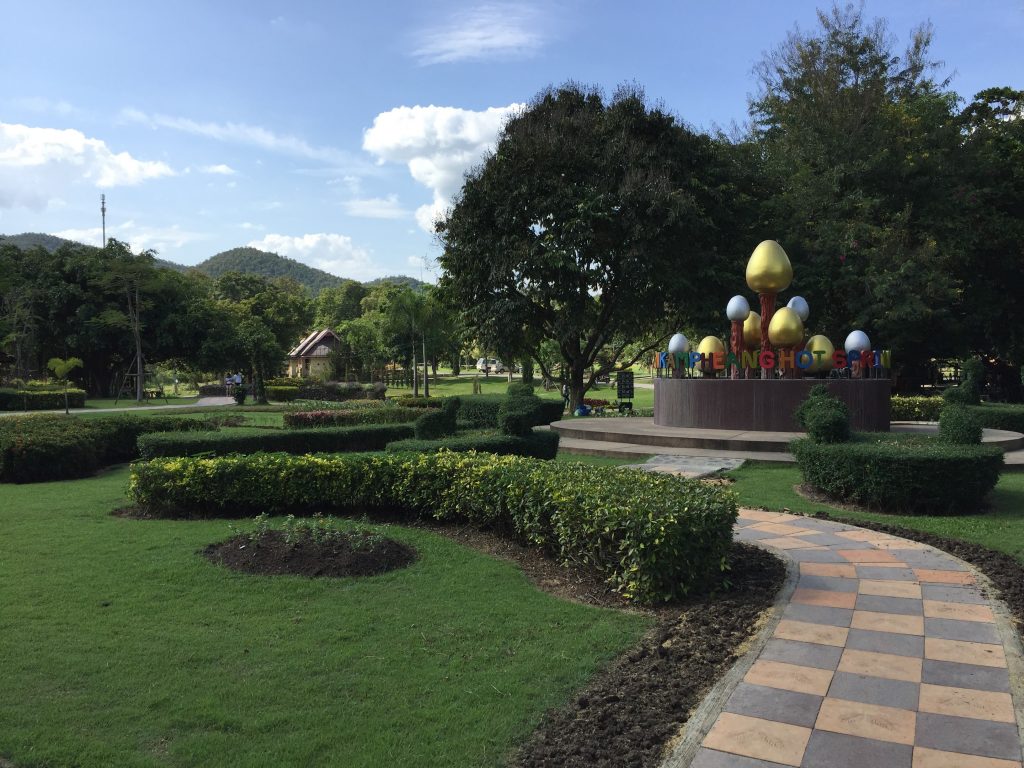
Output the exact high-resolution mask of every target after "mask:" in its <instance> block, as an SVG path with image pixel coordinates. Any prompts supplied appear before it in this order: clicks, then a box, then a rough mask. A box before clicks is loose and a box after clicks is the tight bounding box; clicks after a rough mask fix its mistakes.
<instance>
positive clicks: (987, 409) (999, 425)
mask: <svg viewBox="0 0 1024 768" xmlns="http://www.w3.org/2000/svg"><path fill="white" fill-rule="evenodd" d="M967 410H969V411H970V412H971V413H972V414H973V415H974V417H975V418H976V419H977V420H978V423H980V424H981V426H982V428H983V429H1006V430H1009V431H1010V432H1024V405H1015V404H1011V403H985V404H984V405H972V406H969V407H968V409H967Z"/></svg>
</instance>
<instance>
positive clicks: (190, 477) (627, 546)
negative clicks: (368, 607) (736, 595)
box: [129, 452, 737, 602]
mask: <svg viewBox="0 0 1024 768" xmlns="http://www.w3.org/2000/svg"><path fill="white" fill-rule="evenodd" d="M129 493H130V495H131V498H132V499H133V501H134V502H135V503H136V504H139V505H140V506H142V507H144V508H145V509H147V510H149V511H151V512H153V513H157V514H161V513H173V514H181V513H186V514H192V515H218V514H225V513H227V514H232V513H236V512H237V510H239V509H243V510H245V511H246V514H253V513H256V512H268V513H279V512H285V511H295V510H322V509H324V508H334V509H341V510H353V511H355V510H361V509H365V508H367V507H373V508H379V509H385V510H402V511H409V512H412V513H414V514H418V515H420V516H422V517H433V518H435V519H438V520H446V521H465V522H469V523H471V524H474V525H479V526H504V527H507V528H509V529H511V530H512V531H513V532H514V533H515V534H516V535H517V536H518V537H519V538H520V539H522V540H524V541H526V542H529V543H531V544H534V545H537V546H541V547H544V548H545V549H547V550H549V551H551V552H552V553H553V554H554V555H555V556H556V557H557V558H558V559H559V560H561V561H563V562H572V563H580V564H582V565H586V566H592V567H594V568H596V569H598V570H599V571H600V572H602V573H603V574H604V575H605V576H606V577H607V579H608V582H609V584H610V585H611V586H612V587H613V588H615V589H616V590H618V591H619V592H621V593H622V594H623V595H624V596H626V597H627V598H630V599H633V600H637V601H642V602H657V601H665V600H671V599H673V598H678V597H681V596H683V595H685V594H687V593H688V592H690V591H692V590H695V589H700V588H705V587H710V586H712V585H713V584H714V582H715V578H716V576H718V575H719V574H720V573H721V571H722V564H723V563H724V562H725V557H726V553H727V552H728V551H729V548H730V546H731V544H732V526H733V524H734V522H735V520H736V512H737V505H736V497H735V495H734V494H732V493H731V492H730V491H728V490H725V489H723V488H721V487H719V486H711V485H705V484H704V483H701V482H699V481H696V480H689V479H684V478H679V477H672V476H669V475H662V474H657V473H654V472H635V471H631V470H609V469H607V468H603V467H593V466H588V465H584V464H570V463H565V464H562V463H558V462H542V461H536V460H531V459H526V458H521V457H514V456H493V455H484V454H471V453H450V452H442V453H435V454H419V455H409V454H405V455H395V454H385V455H376V456H349V457H344V456H301V457H299V456H289V455H285V454H257V455H253V456H234V457H226V458H215V459H184V458H177V459H156V460H153V461H150V462H145V463H138V464H135V465H134V466H133V467H132V474H131V481H130V484H129Z"/></svg>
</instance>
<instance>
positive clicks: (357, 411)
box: [284, 401, 423, 429]
mask: <svg viewBox="0 0 1024 768" xmlns="http://www.w3.org/2000/svg"><path fill="white" fill-rule="evenodd" d="M367 402H368V403H369V402H374V403H376V402H379V401H367ZM422 415H423V409H422V408H402V407H400V406H389V407H386V408H379V407H378V408H353V409H338V410H326V411H294V412H292V413H286V414H285V415H284V425H285V426H286V427H291V428H293V429H308V428H310V427H351V426H355V425H356V424H410V423H412V422H414V421H416V419H418V418H419V417H420V416H422Z"/></svg>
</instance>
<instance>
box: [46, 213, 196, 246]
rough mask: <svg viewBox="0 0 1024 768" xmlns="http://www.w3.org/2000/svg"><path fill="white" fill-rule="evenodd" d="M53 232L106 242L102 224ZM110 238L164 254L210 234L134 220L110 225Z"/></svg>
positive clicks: (89, 241)
mask: <svg viewBox="0 0 1024 768" xmlns="http://www.w3.org/2000/svg"><path fill="white" fill-rule="evenodd" d="M53 234H54V235H56V236H57V237H63V238H65V239H67V240H75V241H77V242H79V243H85V244H86V245H95V246H101V245H103V230H102V228H100V227H86V228H83V229H64V230H61V231H60V232H54V233H53ZM107 237H108V238H110V237H113V238H116V239H118V240H121V241H122V242H125V243H128V244H129V245H130V246H131V248H132V250H133V251H135V252H136V253H138V252H139V251H145V250H148V249H150V248H151V249H153V250H155V251H156V252H157V253H160V254H163V253H165V252H166V251H168V250H173V249H174V248H181V247H182V246H185V245H188V244H189V243H194V242H197V241H201V240H205V239H207V238H208V237H209V235H207V234H205V233H202V232H189V231H188V230H184V229H182V228H181V227H179V226H178V225H177V224H175V225H174V226H171V227H146V226H141V225H139V224H136V223H135V222H134V221H126V222H124V223H123V224H112V225H108V226H107Z"/></svg>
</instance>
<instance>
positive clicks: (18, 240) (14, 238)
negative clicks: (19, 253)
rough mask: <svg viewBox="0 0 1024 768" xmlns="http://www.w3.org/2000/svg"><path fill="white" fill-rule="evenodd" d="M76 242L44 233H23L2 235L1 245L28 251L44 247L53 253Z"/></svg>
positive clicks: (0, 236) (0, 238)
mask: <svg viewBox="0 0 1024 768" xmlns="http://www.w3.org/2000/svg"><path fill="white" fill-rule="evenodd" d="M71 242H74V241H73V240H65V239H64V238H63V237H57V236H56V235H46V234H43V233H42V232H22V233H21V234H20V235H0V245H13V246H16V247H18V248H21V250H23V251H27V250H29V249H31V248H36V247H37V246H38V247H42V248H45V249H46V250H48V251H49V252H50V253H53V252H54V251H56V250H57V249H58V248H60V247H61V246H62V245H64V244H65V243H71Z"/></svg>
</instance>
